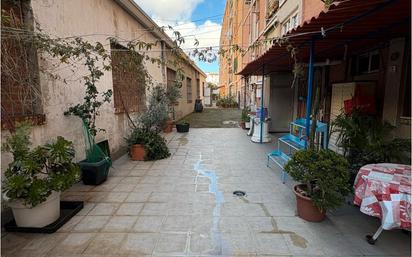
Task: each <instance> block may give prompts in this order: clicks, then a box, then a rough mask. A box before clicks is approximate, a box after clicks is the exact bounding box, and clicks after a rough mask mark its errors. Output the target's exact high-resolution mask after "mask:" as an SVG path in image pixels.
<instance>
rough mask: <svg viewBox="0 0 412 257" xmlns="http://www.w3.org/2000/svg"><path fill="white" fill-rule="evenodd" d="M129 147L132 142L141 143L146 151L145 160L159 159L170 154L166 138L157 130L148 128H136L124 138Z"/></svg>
mask: <svg viewBox="0 0 412 257" xmlns="http://www.w3.org/2000/svg"><path fill="white" fill-rule="evenodd" d="M126 142H127V144H128V145H129V149H130V147H131V146H132V145H134V144H141V145H143V146H144V149H145V151H146V156H145V160H146V161H152V160H160V159H164V158H167V157H169V156H170V152H169V148H168V147H167V145H166V140H165V139H164V138H163V137H162V136H161V135H160V134H159V133H158V132H157V131H154V130H150V129H144V128H137V129H134V130H133V131H132V133H131V134H130V135H129V136H128V137H127V138H126Z"/></svg>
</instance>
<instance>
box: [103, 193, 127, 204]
mask: <svg viewBox="0 0 412 257" xmlns="http://www.w3.org/2000/svg"><path fill="white" fill-rule="evenodd" d="M127 196H128V193H125V192H120V193H108V194H107V195H106V196H105V197H104V198H103V199H102V202H112V203H121V202H124V200H126V197H127Z"/></svg>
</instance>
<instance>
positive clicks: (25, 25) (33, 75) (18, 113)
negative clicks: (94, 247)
mask: <svg viewBox="0 0 412 257" xmlns="http://www.w3.org/2000/svg"><path fill="white" fill-rule="evenodd" d="M1 9H2V24H1V25H2V30H1V68H2V71H1V120H2V129H3V128H7V129H13V128H14V126H15V124H16V122H21V121H23V120H28V121H30V122H31V123H32V124H33V125H40V124H43V123H44V122H45V115H44V114H43V107H42V95H41V91H40V84H39V66H38V61H37V51H36V48H35V47H34V44H33V41H32V40H30V38H29V36H28V33H18V32H17V31H20V32H24V31H27V32H28V31H29V30H32V24H33V19H32V18H31V17H32V15H31V7H30V1H27V0H26V1H15V2H5V3H3V2H2V6H1ZM17 29H18V30H17Z"/></svg>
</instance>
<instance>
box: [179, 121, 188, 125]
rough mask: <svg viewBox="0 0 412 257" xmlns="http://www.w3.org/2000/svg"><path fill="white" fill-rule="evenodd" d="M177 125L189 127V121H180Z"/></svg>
mask: <svg viewBox="0 0 412 257" xmlns="http://www.w3.org/2000/svg"><path fill="white" fill-rule="evenodd" d="M176 124H177V125H189V122H188V121H187V120H179V121H178V122H176Z"/></svg>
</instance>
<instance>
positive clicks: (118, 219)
mask: <svg viewBox="0 0 412 257" xmlns="http://www.w3.org/2000/svg"><path fill="white" fill-rule="evenodd" d="M136 220H137V217H136V216H113V217H111V218H110V220H109V222H108V223H107V224H106V225H105V226H104V228H103V229H102V231H103V232H129V231H131V230H132V228H133V225H134V224H135V222H136Z"/></svg>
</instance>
